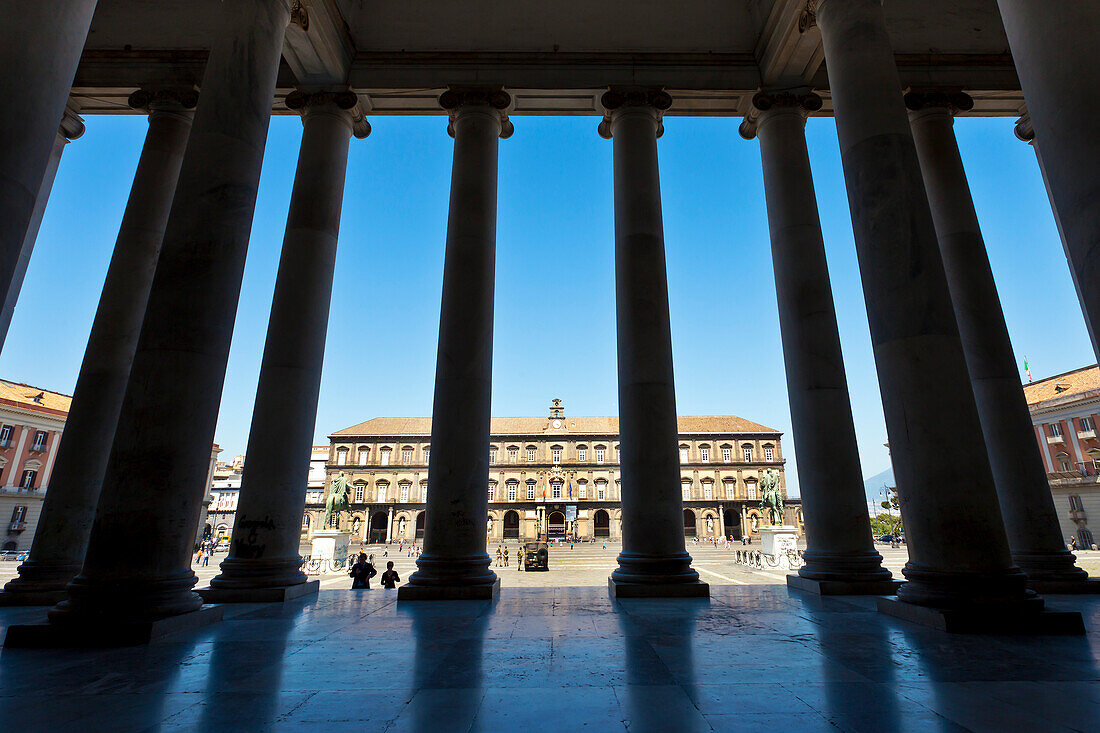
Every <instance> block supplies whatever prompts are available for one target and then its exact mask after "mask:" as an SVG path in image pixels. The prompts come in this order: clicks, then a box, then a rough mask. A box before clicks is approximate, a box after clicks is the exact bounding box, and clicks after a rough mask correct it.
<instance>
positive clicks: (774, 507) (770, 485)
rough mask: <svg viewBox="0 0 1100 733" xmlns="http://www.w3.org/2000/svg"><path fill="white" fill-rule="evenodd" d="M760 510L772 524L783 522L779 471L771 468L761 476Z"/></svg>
mask: <svg viewBox="0 0 1100 733" xmlns="http://www.w3.org/2000/svg"><path fill="white" fill-rule="evenodd" d="M760 511H762V512H763V513H764V516H765V517H767V518H768V523H769V524H771V525H773V526H774V525H777V524H783V497H782V496H781V495H780V493H779V472H778V471H775V470H773V469H771V468H769V469H768V470H766V471H764V475H763V476H761V477H760Z"/></svg>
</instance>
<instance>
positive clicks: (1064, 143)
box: [997, 0, 1100, 359]
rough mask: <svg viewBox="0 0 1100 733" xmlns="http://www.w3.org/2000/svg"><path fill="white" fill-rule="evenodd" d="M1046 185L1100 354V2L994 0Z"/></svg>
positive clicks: (1085, 314) (1086, 316)
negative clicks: (1099, 104) (1099, 124)
mask: <svg viewBox="0 0 1100 733" xmlns="http://www.w3.org/2000/svg"><path fill="white" fill-rule="evenodd" d="M997 5H998V6H999V7H1000V10H1001V20H1002V21H1003V23H1004V28H1005V33H1006V34H1007V36H1008V45H1009V47H1010V48H1011V49H1012V59H1013V62H1014V63H1015V66H1016V73H1017V74H1018V75H1019V77H1020V86H1021V87H1022V89H1023V92H1024V99H1025V100H1026V101H1027V110H1028V114H1029V115H1030V117H1031V124H1032V127H1033V128H1034V130H1035V143H1036V146H1037V148H1038V149H1039V151H1040V153H1041V155H1042V163H1043V165H1044V167H1045V169H1046V176H1047V181H1046V183H1047V189H1048V191H1049V193H1050V197H1051V205H1052V206H1053V207H1054V210H1055V216H1056V218H1057V219H1058V226H1059V231H1060V233H1061V235H1062V242H1063V244H1064V245H1065V249H1066V257H1067V258H1068V260H1069V265H1070V268H1071V270H1072V271H1073V275H1074V278H1073V279H1074V283H1075V284H1076V286H1077V296H1078V298H1080V300H1081V309H1082V311H1083V312H1084V316H1085V324H1086V325H1087V326H1088V329H1089V335H1090V336H1091V337H1092V345H1093V349H1094V350H1095V351H1096V355H1097V359H1100V204H1098V203H1097V202H1100V175H1097V170H1100V135H1097V134H1096V100H1097V98H1100V70H1098V69H1097V66H1096V39H1097V38H1098V37H1100V4H1097V3H1096V2H1093V0H1060V1H1059V2H1057V3H1036V2H1032V1H1031V0H997Z"/></svg>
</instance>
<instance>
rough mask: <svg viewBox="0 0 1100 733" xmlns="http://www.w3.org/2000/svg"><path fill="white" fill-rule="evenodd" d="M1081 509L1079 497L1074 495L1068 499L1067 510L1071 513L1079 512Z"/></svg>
mask: <svg viewBox="0 0 1100 733" xmlns="http://www.w3.org/2000/svg"><path fill="white" fill-rule="evenodd" d="M1081 509H1082V505H1081V497H1080V496H1077V495H1076V494H1075V495H1073V496H1070V497H1069V510H1070V511H1071V512H1079V511H1081Z"/></svg>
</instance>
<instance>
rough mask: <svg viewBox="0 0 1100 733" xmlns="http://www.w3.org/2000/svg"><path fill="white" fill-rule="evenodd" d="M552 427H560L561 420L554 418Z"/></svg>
mask: <svg viewBox="0 0 1100 733" xmlns="http://www.w3.org/2000/svg"><path fill="white" fill-rule="evenodd" d="M554 427H555V428H560V427H561V420H555V421H554Z"/></svg>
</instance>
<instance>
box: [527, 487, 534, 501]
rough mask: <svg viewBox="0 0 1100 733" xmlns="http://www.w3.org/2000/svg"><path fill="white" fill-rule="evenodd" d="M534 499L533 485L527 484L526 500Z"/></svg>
mask: <svg viewBox="0 0 1100 733" xmlns="http://www.w3.org/2000/svg"><path fill="white" fill-rule="evenodd" d="M534 500H535V485H534V484H527V501H534Z"/></svg>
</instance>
